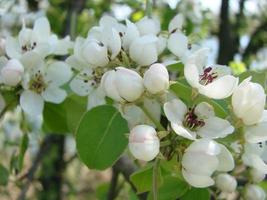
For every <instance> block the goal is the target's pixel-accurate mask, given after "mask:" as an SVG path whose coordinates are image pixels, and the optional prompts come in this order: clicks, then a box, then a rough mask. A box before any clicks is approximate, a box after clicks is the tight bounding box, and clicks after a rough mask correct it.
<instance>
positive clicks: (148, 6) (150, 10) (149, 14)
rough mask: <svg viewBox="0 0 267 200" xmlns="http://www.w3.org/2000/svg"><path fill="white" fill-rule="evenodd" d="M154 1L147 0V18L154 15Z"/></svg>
mask: <svg viewBox="0 0 267 200" xmlns="http://www.w3.org/2000/svg"><path fill="white" fill-rule="evenodd" d="M151 1H152V0H146V16H148V17H151V15H152V2H151Z"/></svg>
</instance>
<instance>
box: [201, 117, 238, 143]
mask: <svg viewBox="0 0 267 200" xmlns="http://www.w3.org/2000/svg"><path fill="white" fill-rule="evenodd" d="M204 122H205V125H204V126H203V127H201V128H200V129H199V130H198V131H197V134H198V135H200V136H201V137H203V138H210V139H215V138H224V137H226V136H227V135H229V134H231V133H233V132H234V127H233V126H232V125H231V124H230V123H229V122H228V121H227V120H225V119H221V118H219V117H211V118H208V119H206V120H204Z"/></svg>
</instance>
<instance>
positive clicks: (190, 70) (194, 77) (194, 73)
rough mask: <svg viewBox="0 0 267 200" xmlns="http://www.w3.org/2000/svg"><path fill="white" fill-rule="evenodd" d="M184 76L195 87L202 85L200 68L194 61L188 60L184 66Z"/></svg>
mask: <svg viewBox="0 0 267 200" xmlns="http://www.w3.org/2000/svg"><path fill="white" fill-rule="evenodd" d="M184 76H185V78H186V81H187V82H188V83H189V84H190V85H191V86H192V87H193V88H199V87H200V86H201V85H200V83H199V70H198V67H197V65H195V63H192V62H187V63H186V64H185V67H184Z"/></svg>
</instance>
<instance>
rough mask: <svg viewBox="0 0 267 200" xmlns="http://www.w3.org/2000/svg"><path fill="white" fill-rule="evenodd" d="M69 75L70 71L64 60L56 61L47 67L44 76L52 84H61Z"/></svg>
mask: <svg viewBox="0 0 267 200" xmlns="http://www.w3.org/2000/svg"><path fill="white" fill-rule="evenodd" d="M71 77H72V71H71V69H70V67H69V65H68V64H67V63H65V62H62V61H57V62H54V63H52V64H50V65H48V67H47V71H46V78H47V79H48V80H49V81H51V82H52V83H53V84H56V85H58V86H61V85H63V84H65V83H67V82H68V81H69V80H70V78H71Z"/></svg>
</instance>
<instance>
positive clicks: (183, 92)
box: [170, 81, 192, 103]
mask: <svg viewBox="0 0 267 200" xmlns="http://www.w3.org/2000/svg"><path fill="white" fill-rule="evenodd" d="M170 90H171V91H173V92H174V93H175V95H176V96H177V97H179V98H180V99H182V100H183V101H185V102H187V103H189V102H190V101H191V95H192V88H191V87H190V86H187V85H186V84H184V83H182V82H181V81H177V82H175V83H174V84H172V85H171V86H170Z"/></svg>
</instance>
